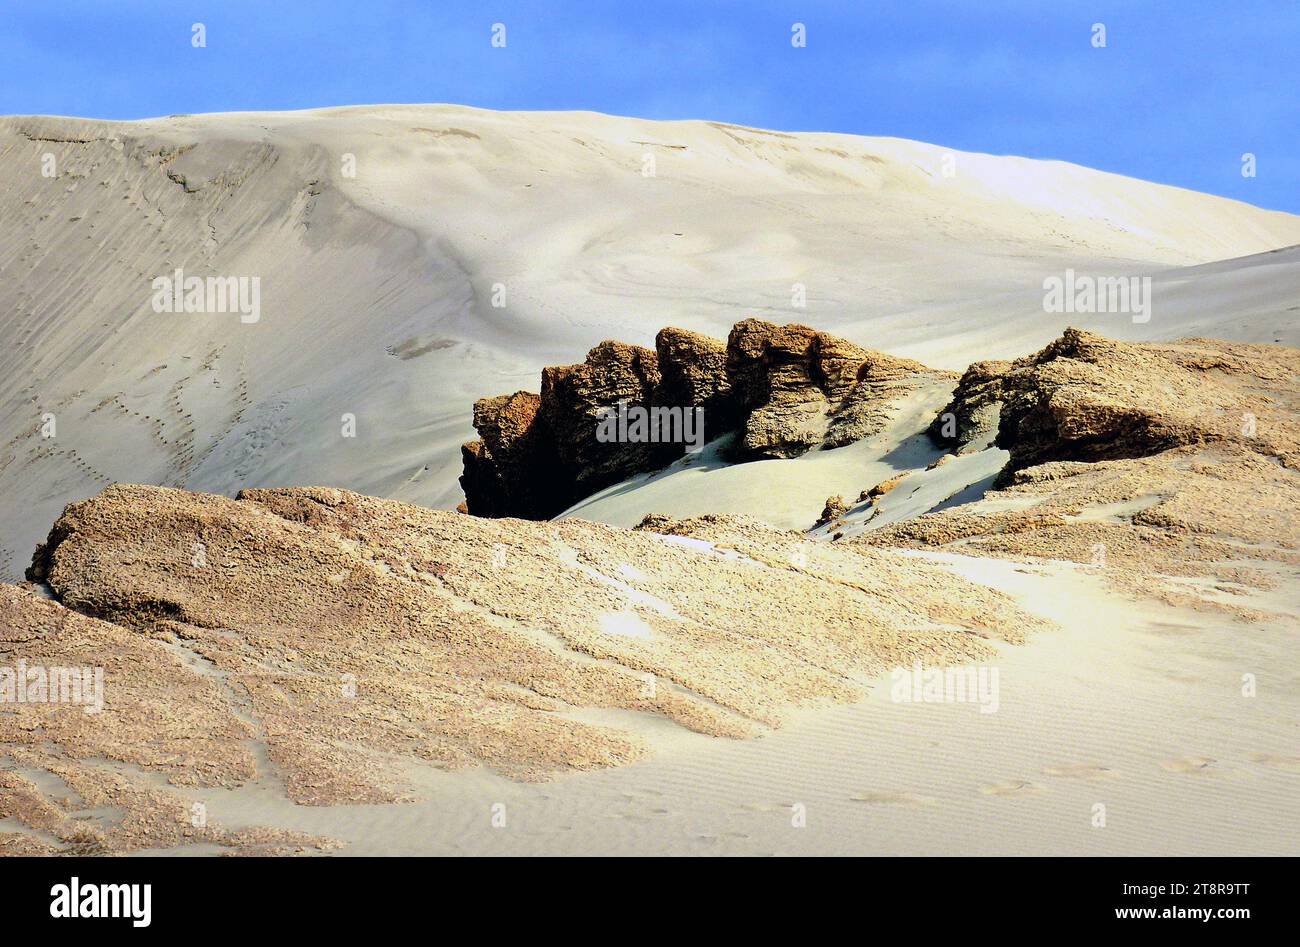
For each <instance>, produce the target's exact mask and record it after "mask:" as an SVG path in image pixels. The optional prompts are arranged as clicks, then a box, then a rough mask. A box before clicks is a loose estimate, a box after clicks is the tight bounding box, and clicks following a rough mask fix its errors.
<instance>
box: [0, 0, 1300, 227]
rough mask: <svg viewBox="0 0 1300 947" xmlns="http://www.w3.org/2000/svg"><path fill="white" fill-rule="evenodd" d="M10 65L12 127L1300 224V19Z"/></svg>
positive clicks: (1069, 22)
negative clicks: (736, 151) (327, 126)
mask: <svg viewBox="0 0 1300 947" xmlns="http://www.w3.org/2000/svg"><path fill="white" fill-rule="evenodd" d="M196 22H202V23H203V24H204V25H205V27H206V30H207V47H206V48H204V49H195V48H194V47H193V46H192V45H191V40H190V38H191V25H192V24H193V23H196ZM497 22H501V23H504V24H505V25H506V46H505V48H504V49H498V48H493V47H492V45H491V44H490V38H491V29H492V24H493V23H497ZM795 22H801V23H804V24H805V25H806V29H807V46H806V48H803V49H796V48H794V47H793V46H792V45H791V43H790V35H791V32H790V31H791V24H793V23H795ZM1098 22H1100V23H1104V24H1105V26H1106V40H1107V46H1106V48H1105V49H1096V48H1094V47H1093V46H1092V44H1091V37H1092V25H1093V24H1094V23H1098ZM0 62H3V64H4V65H3V67H0V68H3V82H0V113H3V114H62V115H84V116H92V117H97V118H145V117H151V116H157V115H167V114H172V113H183V112H188V113H195V112H216V111H234V110H241V109H294V108H310V107H317V106H329V105H350V104H367V103H381V102H454V103H460V104H465V105H477V106H482V107H486V108H499V109H593V110H596V111H601V112H611V113H614V114H621V115H636V116H641V117H645V118H707V119H715V120H722V121H729V122H736V123H740V124H746V125H758V126H763V127H769V128H779V129H786V130H810V131H811V130H815V131H838V132H850V133H856V134H866V135H895V136H899V137H903V138H916V139H920V140H923V141H930V142H935V143H937V144H942V145H945V146H947V147H951V148H957V149H963V150H970V151H986V152H992V153H995V154H1020V155H1028V156H1030V157H1039V158H1059V159H1062V160H1067V161H1074V162H1077V163H1079V164H1083V165H1088V166H1090V167H1096V168H1102V169H1104V170H1107V171H1115V172H1119V173H1122V174H1130V175H1133V176H1135V177H1140V178H1146V179H1148V180H1153V181H1161V182H1165V183H1169V184H1177V185H1180V186H1183V187H1190V188H1194V189H1196V190H1202V191H1209V192H1212V193H1216V194H1223V195H1226V196H1229V197H1235V198H1239V199H1241V200H1246V201H1249V202H1251V203H1253V204H1258V205H1261V206H1264V207H1272V208H1276V209H1279V210H1288V211H1292V212H1296V213H1300V0H1236V2H1231V0H1221V2H1207V0H1176V2H1175V0H1146V2H1143V0H1091V2H1085V0H1032V2H1031V0H985V2H979V0H966V2H957V0H952V2H947V3H940V2H934V0H891V2H874V0H841V2H837V3H832V2H819V0H795V2H764V0H746V2H727V0H721V2H707V0H694V2H682V0H662V2H654V0H623V2H613V0H591V2H585V3H578V2H563V0H552V2H547V0H525V2H517V0H512V2H503V0H469V2H460V0H426V2H416V0H359V2H358V0H351V2H335V0H314V2H299V0H257V2H254V0H208V2H188V0H165V2H164V0H157V2H155V0H138V2H132V0H114V2H109V0H94V2H86V0H59V2H57V3H46V2H35V0H19V2H15V0H0ZM1245 152H1251V153H1253V154H1255V155H1256V156H1257V158H1256V160H1257V176H1256V177H1254V178H1246V177H1243V176H1242V174H1241V167H1242V159H1241V156H1242V154H1243V153H1245Z"/></svg>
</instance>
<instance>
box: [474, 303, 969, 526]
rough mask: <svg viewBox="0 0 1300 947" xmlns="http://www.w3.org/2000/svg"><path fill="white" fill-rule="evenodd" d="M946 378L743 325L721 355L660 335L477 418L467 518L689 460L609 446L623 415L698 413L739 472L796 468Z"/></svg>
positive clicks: (549, 500) (481, 410)
mask: <svg viewBox="0 0 1300 947" xmlns="http://www.w3.org/2000/svg"><path fill="white" fill-rule="evenodd" d="M947 377H949V375H948V373H946V372H938V371H934V370H932V369H928V368H926V367H925V366H924V365H922V364H920V363H919V362H914V361H911V360H909V359H902V358H895V357H893V356H889V355H884V354H882V353H880V352H872V351H870V350H867V349H863V348H860V347H859V346H856V345H853V344H852V343H850V342H846V341H844V340H843V339H838V338H836V337H834V336H831V335H828V334H826V333H824V332H817V331H816V330H814V329H810V328H808V327H807V326H801V325H788V326H777V325H773V324H772V323H768V322H763V321H760V320H757V319H747V320H745V321H743V322H740V323H738V324H737V325H736V326H735V328H733V329H732V331H731V333H730V336H729V337H728V339H727V342H726V343H725V344H724V343H722V342H719V341H718V340H716V339H710V338H708V337H707V336H702V335H699V334H697V333H693V332H687V331H685V330H682V329H674V328H667V329H664V330H662V331H661V332H660V333H659V335H658V337H657V338H656V340H655V351H650V350H649V349H644V348H639V347H636V346H631V345H624V344H622V343H618V342H602V343H601V344H600V345H598V346H596V347H595V348H594V349H592V350H591V352H589V353H588V355H587V359H586V361H585V362H584V363H582V364H581V365H570V366H564V367H560V368H547V369H545V370H544V371H543V373H542V390H541V395H540V396H528V395H526V394H525V393H522V392H521V393H517V394H515V395H513V396H511V397H509V398H507V397H498V398H487V399H483V400H481V401H479V402H478V403H477V404H476V405H475V410H474V425H475V427H476V428H477V429H478V431H479V435H480V438H481V440H479V441H476V442H474V443H471V444H466V445H465V446H464V448H462V456H463V459H464V467H465V473H464V476H462V478H461V486H462V487H463V488H464V490H465V497H466V507H467V509H468V511H469V512H470V513H473V514H476V515H481V516H519V517H523V518H528V519H544V518H548V517H551V516H554V515H555V514H556V513H559V512H560V511H562V510H563V509H565V508H566V507H568V506H570V505H571V504H573V503H574V502H576V501H578V500H580V499H582V498H583V497H585V496H588V495H590V494H592V493H594V492H596V491H597V490H600V489H602V488H603V487H605V486H608V485H610V484H613V483H617V482H619V481H621V480H625V479H627V478H628V477H630V476H633V475H635V474H637V473H641V472H645V471H649V470H655V469H657V468H659V467H663V466H665V465H666V464H668V463H670V462H671V461H672V460H673V459H675V458H676V457H679V456H681V454H682V453H683V450H684V447H683V445H682V444H681V443H672V442H659V443H654V442H626V441H615V442H607V441H602V440H601V439H600V438H599V437H598V436H597V430H598V426H599V422H600V419H601V417H602V414H603V412H605V411H606V410H608V409H611V408H614V407H615V406H617V405H618V404H620V403H626V404H627V405H629V406H633V407H647V408H652V409H653V408H666V409H676V410H690V409H695V408H699V409H703V415H702V417H703V422H704V430H705V435H706V436H707V437H708V438H715V437H718V436H719V435H721V434H724V433H726V432H728V431H732V430H735V431H736V432H737V437H736V439H735V443H734V446H733V449H732V454H733V457H734V459H736V460H756V459H761V458H765V457H796V456H798V455H800V454H802V453H804V452H806V451H808V450H811V449H814V448H817V447H826V448H833V447H841V446H843V445H845V444H848V443H851V442H852V441H855V440H858V439H860V438H863V437H868V436H870V435H871V434H873V433H875V432H876V431H878V430H880V428H881V427H883V426H884V424H885V423H886V422H887V420H888V419H889V417H890V414H891V412H892V411H893V409H894V407H895V406H896V404H897V402H898V400H899V399H900V398H902V397H904V396H905V395H906V394H908V393H909V392H910V391H912V390H914V389H915V388H917V387H918V386H920V385H923V384H926V383H930V382H934V381H937V380H942V379H945V378H947ZM532 398H536V400H535V401H533V400H529V399H532Z"/></svg>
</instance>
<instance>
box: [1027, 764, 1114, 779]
mask: <svg viewBox="0 0 1300 947" xmlns="http://www.w3.org/2000/svg"><path fill="white" fill-rule="evenodd" d="M1043 775H1044V776H1060V777H1062V778H1064V779H1106V778H1108V777H1110V776H1114V775H1115V771H1114V770H1113V769H1111V768H1110V767H1108V766H1101V765H1099V764H1097V763H1063V764H1061V765H1060V766H1049V767H1047V768H1046V769H1044V770H1043Z"/></svg>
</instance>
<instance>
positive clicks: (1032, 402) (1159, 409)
mask: <svg viewBox="0 0 1300 947" xmlns="http://www.w3.org/2000/svg"><path fill="white" fill-rule="evenodd" d="M1001 398H1002V401H1003V407H1002V417H1001V421H1000V425H999V429H998V436H997V440H996V443H997V446H998V447H1001V448H1004V449H1005V450H1007V451H1009V452H1010V454H1011V459H1010V462H1009V463H1008V465H1007V468H1006V470H1005V471H1004V474H1003V478H1002V482H1003V483H1008V482H1010V478H1011V476H1012V475H1013V474H1014V472H1015V471H1018V470H1021V469H1024V468H1026V467H1031V466H1034V465H1036V464H1041V463H1046V462H1048V461H1062V460H1076V461H1095V460H1113V459H1119V458H1129V457H1143V456H1147V455H1150V454H1155V453H1158V452H1160V451H1164V450H1168V449H1170V448H1174V447H1180V446H1186V445H1197V444H1207V443H1211V442H1219V443H1224V442H1226V443H1233V444H1240V445H1241V446H1243V447H1245V448H1246V449H1247V450H1250V451H1255V452H1258V453H1261V454H1265V455H1269V456H1273V457H1275V458H1277V460H1278V461H1279V462H1280V463H1282V464H1284V465H1285V466H1287V467H1290V468H1292V469H1294V468H1296V467H1297V465H1298V462H1300V425H1298V424H1297V410H1298V409H1300V350H1297V349H1289V348H1282V347H1280V346H1271V345H1247V344H1241V343H1231V342H1220V341H1215V340H1209V339H1186V340H1183V341H1180V342H1176V343H1142V344H1137V343H1128V342H1115V341H1112V340H1110V339H1106V338H1103V337H1101V336H1099V335H1094V334H1093V333H1090V332H1084V331H1082V330H1079V329H1067V330H1066V332H1065V334H1064V335H1063V336H1062V337H1061V338H1060V339H1058V340H1057V341H1055V342H1053V343H1052V344H1051V345H1049V346H1047V347H1046V348H1045V349H1043V350H1042V351H1041V352H1038V353H1037V354H1035V355H1032V356H1029V357H1028V358H1023V359H1019V360H1017V361H1016V362H1014V363H1013V364H1012V366H1011V368H1010V370H1009V371H1007V372H1006V374H1005V375H1003V376H1002V380H1001Z"/></svg>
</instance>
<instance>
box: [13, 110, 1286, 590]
mask: <svg viewBox="0 0 1300 947" xmlns="http://www.w3.org/2000/svg"><path fill="white" fill-rule="evenodd" d="M947 154H948V152H947V151H946V150H945V149H943V148H941V147H939V146H933V145H925V144H919V143H914V142H907V141H901V140H897V139H884V138H859V137H854V136H844V135H830V134H787V133H783V132H770V131H762V130H757V129H747V128H739V127H735V126H729V125H723V124H719V123H707V122H670V123H657V122H648V121H642V120H634V119H623V118H616V117H611V116H605V115H598V114H593V113H494V112H487V111H480V110H475V109H468V108H459V107H452V106H393V107H373V108H349V109H328V110H320V111H312V112H301V113H273V114H252V113H247V114H244V113H240V114H226V115H205V116H173V117H170V118H166V119H157V120H151V121H142V122H129V123H115V122H97V121H88V120H81V119H70V118H49V117H13V118H5V119H0V169H3V171H4V173H3V174H0V213H3V216H4V220H5V222H6V227H5V228H4V231H3V233H0V320H2V325H3V329H2V330H0V331H2V332H3V338H4V342H5V344H4V345H3V346H0V405H2V406H3V410H2V411H0V425H2V427H0V498H2V499H0V504H2V506H0V524H3V530H2V531H0V576H5V577H8V578H10V579H13V578H16V577H17V576H18V575H19V574H20V573H21V571H22V567H23V566H24V564H25V562H26V559H27V557H28V555H29V552H30V549H31V547H32V546H33V545H34V544H35V542H36V541H37V540H38V539H39V538H40V537H41V535H43V533H44V530H45V529H46V527H47V526H48V524H49V522H50V521H51V520H52V519H53V518H54V517H55V516H56V515H57V514H58V512H59V511H60V510H61V509H62V507H63V505H64V504H65V503H66V502H68V501H69V500H75V499H81V498H84V497H87V496H90V495H92V494H93V493H95V492H96V491H97V490H99V489H100V488H101V487H102V486H103V485H105V484H106V483H109V482H114V481H136V482H151V483H158V484H165V485H176V486H189V487H192V488H195V489H204V490H213V491H217V492H224V493H233V492H234V491H236V490H238V489H240V488H241V487H243V486H247V485H268V484H269V485H292V484H312V483H328V484H332V485H337V486H343V487H349V488H354V489H357V490H361V491H364V492H367V493H370V494H375V495H382V496H389V497H394V498H397V499H403V500H409V501H414V502H418V503H422V504H425V505H429V506H435V507H437V506H441V507H450V506H453V505H454V504H455V503H456V502H457V501H458V500H459V499H460V495H459V489H458V487H457V486H456V483H455V480H456V477H457V475H458V474H459V472H460V464H459V457H458V456H457V453H456V448H457V446H458V445H459V443H460V442H462V441H464V440H467V439H468V438H469V437H470V436H472V430H471V428H470V424H469V420H470V414H469V412H470V405H471V404H472V403H473V401H474V400H475V399H476V398H478V397H481V396H484V395H489V394H494V393H496V392H498V391H505V390H512V389H514V388H521V387H530V386H531V385H532V384H533V383H534V381H535V379H536V376H537V372H538V371H539V370H540V369H541V367H542V366H543V365H547V364H558V363H562V362H564V361H567V360H570V359H571V358H572V356H573V353H575V352H583V351H586V350H587V348H589V347H590V346H592V345H594V344H595V343H596V342H598V341H600V340H602V339H605V338H621V339H625V340H627V341H630V342H634V343H641V344H648V343H649V342H650V341H651V339H652V336H653V333H654V332H655V331H656V330H657V329H658V328H660V327H661V326H664V325H678V326H681V327H683V328H687V329H695V330H700V331H707V332H711V333H713V334H715V335H716V334H722V333H723V332H725V330H726V329H727V328H728V327H730V326H731V325H732V324H733V323H734V322H735V321H736V320H737V319H738V318H739V317H741V316H743V315H748V314H759V315H763V314H767V315H771V316H774V317H779V318H777V319H776V321H794V320H796V319H797V320H798V321H804V322H809V323H813V324H816V325H818V326H819V327H820V328H824V329H828V330H833V331H838V332H840V334H843V335H846V336H847V337H848V338H850V340H851V341H855V342H858V343H860V344H863V345H867V346H870V347H872V348H876V349H880V350H885V351H890V352H894V353H896V354H905V355H917V356H924V357H925V358H926V359H928V361H929V363H930V364H934V365H936V366H939V367H945V368H955V369H960V368H962V367H964V365H965V362H967V361H969V359H968V358H967V353H968V352H969V350H970V349H971V347H972V343H973V342H974V341H975V337H976V336H979V337H980V338H981V339H982V340H983V341H985V342H987V343H988V344H987V345H985V346H983V347H982V348H980V353H981V355H982V356H992V355H998V354H1024V353H1025V352H1027V351H1031V350H1032V349H1034V348H1035V347H1037V346H1038V345H1040V344H1042V343H1043V342H1045V341H1047V339H1049V338H1051V337H1053V336H1054V335H1055V334H1057V333H1058V332H1059V330H1060V328H1062V327H1063V325H1064V324H1065V322H1066V320H1065V319H1064V318H1062V317H1055V316H1050V317H1049V316H1045V315H1044V314H1043V313H1042V312H1041V310H1040V311H1038V312H1037V314H1036V315H1035V313H1034V311H1033V307H1032V306H1027V307H1026V308H1024V309H1023V313H1024V315H1023V316H1021V317H1018V318H1016V319H1008V318H1006V315H1007V313H1006V312H1005V311H1004V310H1005V307H1004V304H1003V302H1001V300H1003V299H1004V298H1009V297H1012V298H1022V301H1027V302H1033V301H1034V300H1035V299H1037V297H1038V294H1039V293H1040V290H1038V289H1037V287H1039V286H1040V285H1041V282H1042V279H1043V276H1044V274H1045V273H1055V272H1060V271H1062V270H1063V269H1064V268H1066V267H1074V268H1076V269H1080V270H1089V271H1107V272H1110V271H1114V272H1124V273H1129V272H1133V271H1134V270H1135V269H1140V270H1141V271H1143V272H1145V271H1148V270H1152V271H1156V270H1163V269H1167V268H1168V267H1171V266H1186V265H1191V264H1205V263H1208V262H1210V261H1216V260H1222V259H1224V258H1227V257H1241V256H1246V255H1248V254H1256V253H1260V252H1263V251H1268V250H1272V249H1274V248H1276V247H1280V246H1285V245H1291V244H1296V243H1300V220H1298V219H1297V218H1295V217H1291V216H1289V215H1285V214H1279V213H1273V212H1267V211H1262V210H1259V209H1257V208H1253V207H1249V206H1247V205H1244V204H1240V203H1236V202H1232V201H1227V200H1223V199H1220V198H1215V197H1209V196H1206V195H1202V194H1195V193H1191V192H1187V191H1181V190H1178V189H1175V188H1169V187H1163V186H1158V185H1153V184H1147V183H1144V182H1140V181H1134V180H1130V179H1126V178H1122V177H1118V176H1115V175H1109V174H1102V173H1099V172H1094V171H1089V170H1087V169H1084V168H1079V167H1075V166H1071V165H1066V164H1061V163H1058V162H1037V161H1028V160H1024V159H1019V158H1001V157H991V156H986V155H976V154H965V153H958V154H955V155H954V156H953V157H954V162H955V163H954V164H953V167H954V168H955V176H953V177H945V176H944V171H943V169H944V165H945V156H946V155H947ZM46 155H49V156H52V160H53V162H54V165H53V168H52V171H53V172H54V176H52V177H46V176H44V175H43V174H42V171H43V170H44V167H45V165H44V161H45V156H46ZM349 156H352V157H354V158H355V177H349V176H348V172H349V171H350V170H351V166H350V163H349V162H350V159H349ZM646 156H652V157H653V159H654V167H653V170H654V176H653V177H647V176H645V175H644V174H643V171H644V170H646V169H647V168H648V167H649V165H648V162H647V160H646ZM1294 265H1295V258H1294V256H1289V255H1288V256H1283V257H1281V258H1279V262H1278V263H1277V264H1275V265H1274V264H1270V267H1269V269H1270V270H1271V271H1272V272H1268V273H1265V272H1262V271H1261V266H1260V265H1257V264H1255V263H1252V264H1250V265H1249V268H1248V270H1239V269H1238V268H1234V267H1228V268H1226V269H1225V268H1223V267H1222V266H1219V267H1218V268H1214V269H1211V270H1208V271H1206V272H1205V273H1204V275H1203V276H1195V273H1196V271H1194V270H1175V271H1173V272H1174V273H1177V274H1185V276H1186V279H1188V280H1190V279H1192V278H1195V279H1197V280H1198V281H1199V280H1208V281H1210V285H1213V286H1214V287H1217V289H1216V290H1215V292H1216V293H1217V294H1218V295H1217V296H1214V297H1212V298H1211V297H1209V296H1207V294H1206V293H1205V292H1203V291H1202V290H1201V289H1200V288H1198V287H1197V286H1196V285H1195V284H1191V283H1186V284H1184V283H1183V282H1182V281H1183V280H1184V275H1180V276H1178V277H1177V280H1178V281H1180V282H1179V286H1176V287H1174V288H1173V289H1171V293H1173V292H1175V291H1177V292H1180V293H1182V295H1181V297H1180V298H1182V299H1184V300H1185V303H1184V304H1183V305H1184V309H1185V311H1183V312H1182V314H1181V315H1179V316H1178V317H1177V320H1164V319H1163V318H1162V317H1159V316H1158V317H1157V318H1156V319H1153V320H1152V323H1151V324H1150V325H1149V326H1146V327H1142V331H1144V332H1148V331H1149V332H1150V333H1151V334H1153V335H1155V334H1160V337H1169V336H1171V335H1179V334H1184V333H1183V332H1182V331H1180V330H1179V329H1176V328H1175V326H1174V325H1173V321H1178V322H1179V323H1180V325H1181V324H1197V325H1198V326H1199V325H1200V322H1205V321H1207V320H1209V319H1210V315H1208V314H1210V313H1222V312H1225V311H1227V310H1228V309H1231V308H1233V306H1230V305H1228V304H1229V303H1233V302H1234V301H1235V300H1237V299H1238V298H1241V299H1244V300H1245V301H1246V302H1247V303H1248V304H1249V306H1248V308H1249V313H1248V314H1247V316H1245V317H1243V318H1244V319H1245V321H1246V322H1247V323H1248V324H1247V325H1246V326H1245V327H1240V326H1237V327H1234V326H1233V325H1231V324H1228V322H1229V320H1227V319H1226V317H1222V316H1220V315H1214V316H1213V321H1215V322H1216V326H1215V327H1216V328H1217V329H1220V330H1223V331H1219V332H1218V333H1217V334H1220V335H1227V336H1228V337H1238V336H1237V335H1234V329H1235V330H1240V331H1241V332H1248V333H1249V334H1250V335H1251V336H1252V337H1253V336H1254V335H1257V334H1259V332H1261V331H1264V330H1263V329H1261V328H1260V326H1261V325H1264V324H1268V325H1269V326H1270V329H1269V331H1271V328H1272V327H1276V326H1277V325H1279V324H1280V320H1279V319H1278V318H1276V317H1277V316H1278V314H1279V312H1280V310H1279V309H1278V308H1277V307H1278V306H1280V304H1281V301H1277V300H1275V298H1274V296H1273V295H1270V294H1272V293H1274V290H1272V289H1270V288H1267V287H1274V286H1276V285H1278V284H1279V282H1280V280H1279V279H1278V277H1279V276H1280V275H1285V274H1287V273H1293V272H1294V270H1293V269H1290V268H1291V267H1293V266H1294ZM177 267H183V268H184V269H185V270H186V271H187V272H188V273H190V274H193V275H199V276H205V277H206V276H209V275H220V276H236V277H237V276H248V277H253V276H258V277H260V278H261V280H262V283H261V285H262V300H261V309H262V314H261V318H260V320H259V321H258V322H257V323H255V324H244V323H241V322H240V319H239V316H238V315H236V314H232V313H217V314H195V313H191V314H187V315H180V314H159V313H156V312H154V311H153V310H152V308H151V306H150V301H151V296H152V291H151V288H150V280H152V279H153V278H154V277H157V276H161V275H164V274H169V273H172V272H173V271H174V270H175V268H177ZM1279 267H1281V270H1279V269H1278V268H1279ZM1164 278H1165V277H1162V279H1164ZM1168 278H1169V279H1170V280H1173V279H1174V277H1172V276H1170V277H1168ZM795 283H802V284H803V285H804V286H805V288H806V295H807V305H806V308H804V309H797V308H794V307H793V306H792V285H793V284H795ZM497 284H500V285H501V286H502V287H504V292H505V297H504V301H505V306H504V308H496V307H494V306H493V301H494V299H493V297H494V287H495V286H496V285H497ZM1172 285H1173V284H1172V283H1171V286H1172ZM1184 285H1185V289H1180V288H1179V287H1181V286H1184ZM1017 294H1020V296H1017ZM981 299H987V300H991V302H989V303H987V304H984V303H978V302H976V301H977V300H981ZM498 301H499V300H498ZM1202 303H1205V305H1204V306H1202ZM1252 307H1253V308H1252ZM1198 320H1200V322H1198ZM1075 321H1077V320H1075ZM1292 321H1294V320H1292ZM1098 328H1100V331H1103V332H1106V331H1107V329H1106V328H1105V327H1098ZM1119 328H1120V334H1123V332H1126V331H1128V330H1126V329H1124V328H1123V327H1119ZM1110 334H1116V333H1114V332H1112V333H1110ZM985 336H987V338H985ZM994 348H996V350H997V351H994V350H993V349H994ZM46 415H53V417H54V419H55V421H56V425H57V433H56V436H54V437H51V438H45V437H42V436H40V435H41V433H42V427H43V423H44V418H45V416H46ZM344 415H354V416H355V419H356V420H355V435H356V436H355V437H354V438H347V437H343V436H342V435H341V432H342V430H343V426H344V423H345V421H344V419H343V416H344Z"/></svg>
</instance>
